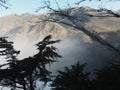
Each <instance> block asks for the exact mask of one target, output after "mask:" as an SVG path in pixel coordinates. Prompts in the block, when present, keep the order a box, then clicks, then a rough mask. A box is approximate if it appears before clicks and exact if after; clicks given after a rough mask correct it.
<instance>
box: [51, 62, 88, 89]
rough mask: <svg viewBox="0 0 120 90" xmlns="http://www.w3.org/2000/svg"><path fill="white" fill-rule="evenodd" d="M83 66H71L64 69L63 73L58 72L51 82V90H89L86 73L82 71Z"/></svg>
mask: <svg viewBox="0 0 120 90" xmlns="http://www.w3.org/2000/svg"><path fill="white" fill-rule="evenodd" d="M84 68H85V64H79V62H78V63H77V64H76V65H71V68H68V67H65V70H64V71H58V73H59V74H58V75H57V76H56V77H55V79H54V80H53V82H52V84H51V86H52V90H90V80H89V74H90V73H88V72H85V71H84Z"/></svg>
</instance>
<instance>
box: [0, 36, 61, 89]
mask: <svg viewBox="0 0 120 90" xmlns="http://www.w3.org/2000/svg"><path fill="white" fill-rule="evenodd" d="M4 40H5V39H4ZM5 41H6V40H5ZM59 41H60V40H56V41H54V40H51V36H50V35H49V36H47V37H45V38H44V39H43V41H41V42H39V43H37V44H36V46H37V49H38V53H37V54H35V55H34V56H33V57H28V58H25V59H23V60H16V61H15V60H14V58H12V59H11V60H10V62H11V61H12V63H7V64H5V65H9V68H7V69H0V81H1V82H0V84H1V85H6V86H11V87H13V89H15V88H22V89H24V90H35V88H36V86H35V85H36V81H43V82H45V84H46V83H47V82H48V81H49V80H50V74H51V72H50V71H48V70H47V69H46V65H48V64H49V65H51V64H52V63H53V62H55V61H56V60H57V58H60V57H61V56H60V55H59V54H58V53H57V48H56V47H54V46H53V45H52V44H54V43H57V42H59ZM0 44H1V48H3V47H2V46H3V44H2V43H0ZM5 45H8V43H6V44H5ZM7 49H8V47H7ZM10 53H12V51H10ZM5 55H7V56H9V54H7V53H6V54H5ZM11 56H14V54H13V53H12V54H10V58H11ZM2 66H3V65H1V67H2Z"/></svg>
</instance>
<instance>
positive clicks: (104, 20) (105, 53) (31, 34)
mask: <svg viewBox="0 0 120 90" xmlns="http://www.w3.org/2000/svg"><path fill="white" fill-rule="evenodd" d="M70 15H71V16H73V17H77V18H78V19H79V21H77V24H78V25H79V26H81V27H85V28H86V29H87V30H90V31H91V32H92V33H96V34H97V35H99V36H101V37H102V38H103V39H105V40H107V41H109V42H110V43H111V44H112V45H114V46H116V47H119V42H120V39H119V38H120V25H119V22H120V18H117V17H114V16H113V15H112V14H108V13H107V12H98V10H95V9H91V8H88V7H86V8H84V7H76V8H72V9H71V10H70ZM13 17H16V18H15V19H13V20H12V19H10V20H11V21H10V22H11V23H10V24H9V23H7V24H6V25H8V27H5V26H3V25H2V24H1V23H0V25H1V26H0V28H3V29H2V30H4V33H2V34H4V36H9V39H11V40H12V41H14V42H15V44H14V45H15V47H16V48H17V49H20V50H21V51H22V52H21V55H20V57H21V58H24V57H28V56H29V55H33V54H34V53H35V52H36V51H35V50H34V49H35V48H34V44H35V43H36V42H38V41H39V40H41V39H42V38H43V37H45V36H47V35H49V34H51V35H52V36H53V39H61V40H62V41H61V43H59V44H57V45H56V46H57V47H58V48H59V49H60V53H61V54H62V56H63V58H62V60H61V61H60V62H59V63H58V64H55V65H54V66H53V68H52V69H59V68H61V67H64V66H67V65H70V64H73V63H75V62H77V61H78V60H79V61H80V62H82V63H84V62H87V63H88V64H89V67H93V68H95V67H100V66H101V65H104V64H106V63H107V62H108V61H110V60H111V59H114V57H115V55H114V52H113V51H111V50H109V49H108V48H106V47H105V46H103V45H101V44H100V43H98V42H96V41H93V40H91V38H90V37H88V36H87V35H86V34H84V33H83V32H81V31H80V30H77V29H75V28H73V27H70V26H68V25H65V24H60V23H55V22H48V21H41V18H42V19H43V18H45V19H46V18H51V17H52V18H55V19H60V20H62V21H63V22H67V23H69V24H71V25H72V24H73V23H72V22H71V21H70V20H69V18H67V17H60V16H56V15H53V16H52V13H48V14H45V16H43V15H39V16H34V15H30V16H29V15H28V16H27V17H29V18H28V19H27V18H26V17H25V18H23V16H22V15H21V16H19V17H20V18H19V19H21V20H22V21H20V22H19V20H18V16H14V15H13V16H12V15H11V16H9V18H13ZM6 18H7V17H3V18H1V20H3V21H4V20H5V19H6ZM8 22H9V19H8ZM15 22H18V23H15ZM0 32H2V31H0ZM54 67H55V68H54ZM89 69H91V68H89Z"/></svg>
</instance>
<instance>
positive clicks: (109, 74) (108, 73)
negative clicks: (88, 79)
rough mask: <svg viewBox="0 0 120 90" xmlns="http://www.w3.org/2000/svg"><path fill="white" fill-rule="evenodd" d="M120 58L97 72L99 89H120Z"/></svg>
mask: <svg viewBox="0 0 120 90" xmlns="http://www.w3.org/2000/svg"><path fill="white" fill-rule="evenodd" d="M119 76H120V59H119V60H117V61H115V62H113V63H111V64H110V65H108V66H107V67H105V68H103V69H99V70H97V72H96V87H97V90H119V89H120V85H119V84H120V77H119Z"/></svg>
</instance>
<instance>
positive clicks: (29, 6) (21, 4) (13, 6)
mask: <svg viewBox="0 0 120 90" xmlns="http://www.w3.org/2000/svg"><path fill="white" fill-rule="evenodd" d="M50 1H51V6H52V7H53V8H57V5H56V3H55V0H50ZM57 1H58V4H59V6H60V8H67V7H68V6H67V3H70V6H76V5H75V2H78V1H80V0H57ZM7 6H8V9H5V8H3V7H0V16H4V15H10V14H22V13H34V14H40V13H46V12H48V11H47V10H41V11H39V12H38V13H36V12H35V11H36V10H37V9H38V8H39V7H41V6H43V1H42V0H8V5H7ZM80 6H89V7H92V8H101V7H105V8H108V9H112V10H118V9H120V1H118V0H113V1H112V0H111V2H109V0H102V1H101V2H99V1H98V0H92V1H89V0H86V1H85V2H82V3H80Z"/></svg>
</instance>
